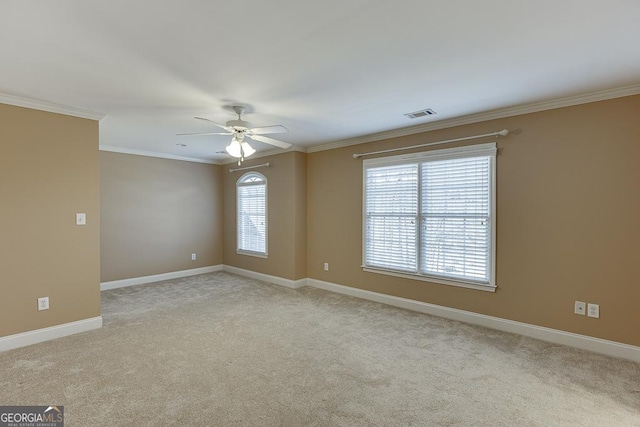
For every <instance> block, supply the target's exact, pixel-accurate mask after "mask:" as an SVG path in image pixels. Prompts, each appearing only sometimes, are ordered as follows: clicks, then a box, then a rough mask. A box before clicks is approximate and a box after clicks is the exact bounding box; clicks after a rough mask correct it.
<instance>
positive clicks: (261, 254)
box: [236, 171, 269, 258]
mask: <svg viewBox="0 0 640 427" xmlns="http://www.w3.org/2000/svg"><path fill="white" fill-rule="evenodd" d="M251 177H256V178H258V179H259V181H254V182H246V181H247V180H248V179H250V178H251ZM258 185H260V186H264V223H265V226H264V252H259V251H251V250H247V249H241V248H240V242H241V239H240V226H239V222H240V193H239V191H238V190H239V188H241V187H250V186H258ZM268 192H269V191H268V185H267V177H266V176H264V175H263V174H261V173H259V172H255V171H251V172H246V173H244V174H243V175H242V176H241V177H240V178H238V180H237V181H236V253H237V254H239V255H248V256H253V257H258V258H267V257H268V254H269V205H268V202H269V197H268Z"/></svg>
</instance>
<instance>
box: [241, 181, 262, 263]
mask: <svg viewBox="0 0 640 427" xmlns="http://www.w3.org/2000/svg"><path fill="white" fill-rule="evenodd" d="M236 189H237V193H236V194H237V202H238V205H237V221H238V222H237V232H238V253H243V254H247V255H256V256H264V257H266V256H267V178H265V176H264V175H262V174H259V173H257V172H248V173H246V174H244V175H242V176H241V177H240V179H238V182H237V183H236Z"/></svg>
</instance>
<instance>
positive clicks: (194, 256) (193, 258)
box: [191, 253, 196, 261]
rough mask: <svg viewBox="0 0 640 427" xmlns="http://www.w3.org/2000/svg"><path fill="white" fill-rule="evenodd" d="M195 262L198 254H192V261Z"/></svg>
mask: <svg viewBox="0 0 640 427" xmlns="http://www.w3.org/2000/svg"><path fill="white" fill-rule="evenodd" d="M195 260H196V254H195V253H193V254H191V261H195Z"/></svg>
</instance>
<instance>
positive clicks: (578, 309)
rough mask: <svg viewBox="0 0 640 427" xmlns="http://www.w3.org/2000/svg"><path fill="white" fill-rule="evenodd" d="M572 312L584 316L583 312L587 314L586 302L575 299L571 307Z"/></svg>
mask: <svg viewBox="0 0 640 427" xmlns="http://www.w3.org/2000/svg"><path fill="white" fill-rule="evenodd" d="M573 312H574V313H575V314H579V315H581V316H584V315H585V314H587V303H586V302H582V301H576V304H575V306H574V307H573Z"/></svg>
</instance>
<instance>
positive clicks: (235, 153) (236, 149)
mask: <svg viewBox="0 0 640 427" xmlns="http://www.w3.org/2000/svg"><path fill="white" fill-rule="evenodd" d="M240 148H241V147H240V143H239V142H238V141H237V140H236V139H235V138H234V139H232V140H231V143H230V144H229V145H227V146H226V147H225V150H226V151H227V153H229V155H230V156H232V157H237V158H240V157H242V152H241V150H240Z"/></svg>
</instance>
